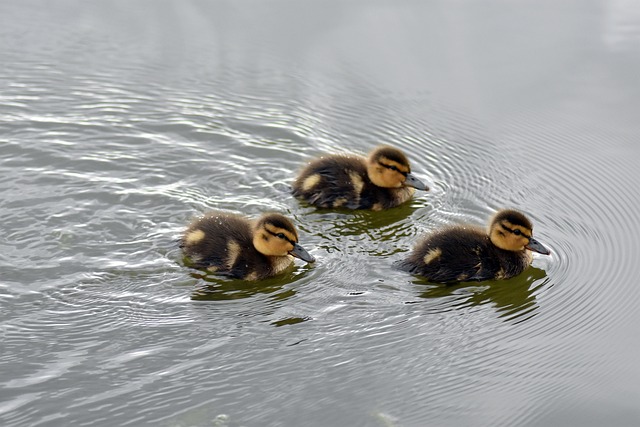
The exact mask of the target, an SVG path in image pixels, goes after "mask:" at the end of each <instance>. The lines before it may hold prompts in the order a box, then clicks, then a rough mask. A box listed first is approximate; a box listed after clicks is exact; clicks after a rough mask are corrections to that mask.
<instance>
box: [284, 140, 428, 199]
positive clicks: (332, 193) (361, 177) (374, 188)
mask: <svg viewBox="0 0 640 427" xmlns="http://www.w3.org/2000/svg"><path fill="white" fill-rule="evenodd" d="M416 189H418V190H424V191H429V187H428V186H427V185H425V184H424V183H423V182H422V181H420V180H419V179H418V178H416V177H415V176H414V175H413V174H412V173H411V166H410V164H409V160H408V159H407V157H406V156H405V155H404V153H403V152H402V151H401V150H399V149H397V148H395V147H390V146H386V145H382V146H378V147H376V148H375V149H373V150H372V151H371V153H370V154H369V156H368V157H367V158H364V157H362V156H357V155H348V154H334V155H328V156H323V157H320V158H318V159H315V160H313V161H311V162H310V163H309V164H307V165H306V166H305V167H303V168H302V170H301V171H300V173H299V174H298V176H297V177H296V178H295V180H294V183H293V186H292V194H293V195H294V196H295V197H297V198H299V199H302V200H305V201H306V202H308V203H309V204H311V205H314V206H316V207H320V208H347V209H370V210H373V211H380V210H383V209H388V208H392V207H395V206H398V205H400V204H402V203H404V202H406V201H407V200H409V199H410V198H411V197H412V196H413V193H414V192H415V190H416Z"/></svg>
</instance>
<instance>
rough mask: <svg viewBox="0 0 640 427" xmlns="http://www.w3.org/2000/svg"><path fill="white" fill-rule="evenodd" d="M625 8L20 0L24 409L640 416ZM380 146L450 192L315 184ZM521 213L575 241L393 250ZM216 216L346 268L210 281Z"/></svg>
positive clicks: (14, 256) (124, 415)
mask: <svg viewBox="0 0 640 427" xmlns="http://www.w3.org/2000/svg"><path fill="white" fill-rule="evenodd" d="M605 3H606V2H605ZM613 3H616V4H615V5H613V4H612V5H609V4H607V5H602V8H604V9H606V11H607V14H606V16H605V17H604V18H602V20H600V19H599V18H598V17H599V13H600V6H601V5H599V6H598V8H595V9H594V7H591V6H584V5H582V4H581V5H580V7H579V8H574V7H573V6H563V7H559V8H557V9H556V8H554V7H552V6H550V8H549V9H544V10H542V9H540V8H539V7H538V6H537V5H536V6H535V7H536V9H535V13H531V14H529V13H528V12H534V9H533V7H534V6H533V4H532V5H531V6H530V7H531V11H528V10H526V7H529V5H528V4H526V2H525V3H523V4H521V5H518V8H517V10H516V9H514V8H515V7H514V6H510V5H508V4H506V3H504V2H502V3H500V4H499V5H498V4H492V2H488V3H487V4H485V5H483V6H482V7H478V8H476V7H475V6H472V5H467V4H466V3H464V2H462V3H459V4H458V3H456V4H451V5H447V7H439V5H437V4H431V3H428V4H427V3H424V4H422V3H421V4H418V3H416V4H411V5H404V6H402V7H398V6H395V5H391V4H381V3H379V2H372V3H367V4H364V3H362V2H337V3H335V4H325V3H322V4H321V3H320V2H318V3H317V4H312V3H309V2H306V3H305V4H297V3H295V2H284V3H279V2H255V3H254V4H252V5H251V7H250V8H245V7H241V6H240V5H237V4H236V3H235V2H224V1H222V2H198V1H185V2H181V3H180V4H178V3H175V4H174V3H171V4H163V5H162V6H160V5H157V4H155V3H153V2H147V1H141V2H139V3H138V2H136V3H135V4H133V3H131V4H130V3H126V2H123V3H119V4H117V5H113V4H110V5H102V4H98V3H95V4H93V3H89V2H77V1H75V0H65V1H62V2H59V3H57V5H56V6H52V5H47V6H46V7H42V5H39V2H38V1H35V2H5V3H3V4H1V5H0V34H1V35H2V37H0V58H1V59H2V63H3V67H2V69H1V70H0V88H1V89H2V90H0V102H1V103H2V109H0V128H1V129H2V132H0V169H1V171H2V173H1V174H0V189H1V190H2V196H3V197H2V203H0V212H1V213H2V224H3V230H4V233H2V237H1V238H0V267H2V278H1V279H0V308H1V310H0V312H1V313H2V314H1V315H0V331H1V334H2V338H3V341H2V352H1V353H0V372H2V374H0V393H1V395H2V399H0V400H1V402H0V424H1V425H3V426H4V425H6V426H22V425H31V426H51V425H74V426H75V425H78V426H82V425H91V426H96V425H97V426H100V425H105V426H111V425H123V426H125V425H135V426H137V425H161V426H162V425H185V426H186V425H194V426H195V425H198V426H199V425H215V426H226V427H235V426H253V425H283V426H289V425H292V426H297V425H305V426H307V425H308V426H325V425H372V426H375V425H397V426H400V425H402V426H421V425H425V423H427V424H432V425H442V426H453V425H487V426H489V425H490V426H499V425H503V426H511V425H562V424H580V425H582V424H584V423H583V422H582V421H583V420H585V419H590V420H593V423H599V424H601V425H632V424H633V422H630V421H635V420H636V419H637V414H638V410H637V402H636V400H637V399H635V397H636V394H634V391H635V390H636V388H637V381H636V379H637V378H638V368H637V363H635V360H636V359H637V357H636V356H637V351H638V349H637V345H636V344H635V341H634V340H633V337H634V336H635V335H634V334H635V333H636V331H635V325H637V324H638V320H639V319H638V314H637V310H635V307H634V302H635V301H636V300H637V295H638V290H637V286H636V285H635V284H636V281H637V279H636V276H637V275H636V272H637V268H636V267H635V262H634V260H633V257H634V256H635V255H636V254H637V252H638V251H637V250H638V243H637V238H636V237H635V236H636V234H637V232H636V231H635V228H636V223H637V218H636V217H637V212H638V211H639V210H640V202H639V201H638V197H637V196H636V192H637V191H636V189H637V187H638V186H639V184H640V182H639V179H638V177H639V175H638V170H637V165H636V163H637V162H636V159H637V158H638V146H637V139H638V138H637V136H638V135H639V132H638V128H637V124H635V123H636V122H635V121H633V120H635V119H634V118H633V112H634V111H638V108H637V107H638V105H637V99H639V98H638V97H636V96H635V94H636V92H634V90H635V89H634V87H635V86H634V84H635V80H634V79H633V77H634V76H636V75H637V74H638V73H636V72H635V71H636V68H637V64H638V62H637V57H636V56H635V52H636V50H634V49H633V48H632V47H633V46H634V43H636V41H637V34H638V31H637V28H639V26H638V25H637V22H635V20H636V19H635V18H634V17H635V14H634V13H633V8H631V7H622V6H620V4H621V3H620V2H613ZM622 3H624V2H622ZM578 9H579V10H578ZM624 10H629V13H623V12H624ZM522 11H524V12H527V13H523V12H522ZM497 12H499V13H497ZM547 14H553V17H554V19H553V20H547V19H546V18H548V16H547ZM525 15H526V16H530V17H529V18H528V19H531V21H526V20H523V18H522V16H525ZM525 21H526V22H525ZM543 21H544V24H545V25H541V24H542V23H543ZM547 21H548V22H547ZM514 26H515V27H517V28H513V27H514ZM556 26H557V28H556ZM460 29H464V31H462V30H460ZM598 29H603V30H602V31H603V33H602V34H601V33H597V34H596V33H595V32H597V31H599V30H598ZM600 41H602V43H601V42H600ZM465 79H466V81H465ZM379 144H390V145H394V146H397V147H399V148H401V149H403V150H404V151H405V153H406V154H407V156H408V158H409V159H410V161H411V166H412V171H413V172H414V173H415V174H416V175H417V176H419V177H420V178H421V179H424V180H425V181H427V182H428V183H429V185H430V187H431V191H429V192H422V193H420V192H418V193H416V195H415V197H414V198H413V199H412V200H411V201H410V202H408V203H406V204H405V205H403V206H400V207H397V208H394V209H391V210H388V211H385V212H352V211H346V210H327V209H315V208H313V207H311V206H308V205H306V204H305V203H302V202H300V201H298V200H295V199H293V198H292V197H291V194H290V185H291V183H292V181H293V179H294V177H295V175H296V172H297V171H298V170H299V169H300V168H301V167H302V166H303V165H304V164H305V163H306V162H308V161H309V160H311V159H313V158H314V157H317V156H320V155H323V154H328V153H355V154H360V155H363V156H364V155H366V154H367V153H368V152H369V151H370V150H371V149H372V148H373V147H375V146H377V145H379ZM503 207H512V208H517V209H520V210H522V211H523V212H525V213H526V214H527V215H528V216H530V217H531V219H532V221H533V223H534V225H535V236H536V238H537V239H539V240H540V241H541V242H543V243H544V244H545V245H546V246H548V247H549V248H550V249H551V251H552V254H551V255H550V256H541V255H536V257H535V259H534V261H533V266H532V267H531V268H529V269H528V270H527V271H525V272H524V273H523V274H522V275H520V276H518V277H516V278H513V279H510V280H507V281H500V282H497V281H488V282H479V283H463V284H458V285H454V286H442V285H436V284H433V283H428V282H426V281H424V280H423V279H421V278H419V277H415V276H413V275H410V274H406V273H404V272H402V271H398V270H396V269H395V268H394V267H393V264H394V262H395V261H397V260H398V259H400V258H402V257H403V256H406V254H407V253H408V251H409V250H410V249H411V248H412V246H413V245H414V244H415V243H416V241H417V240H418V239H419V238H420V236H421V235H422V234H424V233H425V232H428V231H430V230H433V229H436V228H438V227H441V226H444V225H449V224H457V223H473V224H478V225H482V224H485V223H486V221H487V219H488V218H489V217H490V215H491V214H492V213H493V212H495V211H496V210H497V209H500V208H503ZM210 209H222V210H227V211H232V212H237V213H242V214H245V215H247V216H248V217H255V216H257V215H259V214H260V213H261V212H263V211H266V210H275V211H279V212H282V213H283V214H285V215H287V216H289V217H291V218H292V220H293V221H294V223H295V225H296V227H297V228H298V230H299V234H300V243H301V244H303V246H304V247H305V248H307V249H308V250H309V251H310V252H311V253H312V254H313V255H314V257H316V259H317V262H316V263H314V264H306V263H303V262H301V261H299V260H296V261H295V263H294V265H293V266H292V267H291V269H289V270H287V272H286V273H285V274H282V275H280V276H278V277H275V278H272V279H269V280H266V281H263V282H258V283H246V282H242V281H238V280H232V279H228V278H224V277H219V276H214V275H211V274H207V273H206V272H204V271H200V270H196V269H191V268H189V267H188V266H187V265H185V263H184V262H183V259H182V255H181V253H180V250H179V248H178V247H177V238H178V236H179V235H180V233H181V232H182V230H183V229H184V226H185V224H187V223H188V222H189V221H190V220H191V219H192V218H193V217H194V216H197V215H200V214H202V213H204V212H206V211H208V210H210ZM634 399H635V400H634ZM594 408H595V409H594ZM585 417H586V418H585Z"/></svg>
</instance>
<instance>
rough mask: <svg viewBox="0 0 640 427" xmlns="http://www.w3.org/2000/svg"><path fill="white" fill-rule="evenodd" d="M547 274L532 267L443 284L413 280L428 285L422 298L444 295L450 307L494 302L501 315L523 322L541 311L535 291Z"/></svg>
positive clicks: (421, 294)
mask: <svg viewBox="0 0 640 427" xmlns="http://www.w3.org/2000/svg"><path fill="white" fill-rule="evenodd" d="M546 277H547V274H546V272H545V271H544V270H542V269H540V268H536V267H529V268H528V269H527V270H526V271H525V272H524V273H522V274H520V275H519V276H516V277H513V278H511V279H508V280H499V281H497V280H488V281H483V282H465V283H458V284H454V285H442V284H435V283H431V282H428V281H426V280H420V279H418V280H416V281H414V283H416V284H419V285H425V286H426V290H423V291H422V292H421V293H420V295H419V296H420V297H421V298H427V299H442V298H445V299H446V300H447V303H446V307H447V309H451V308H452V307H455V308H460V307H469V306H480V305H484V304H492V305H493V307H495V309H496V312H497V313H498V317H500V318H504V319H505V320H514V319H518V321H523V320H526V319H529V318H531V317H532V316H535V314H536V311H537V310H538V305H537V302H536V296H535V293H536V290H537V289H539V288H540V287H542V286H544V284H545V283H546V280H543V279H545V278H546Z"/></svg>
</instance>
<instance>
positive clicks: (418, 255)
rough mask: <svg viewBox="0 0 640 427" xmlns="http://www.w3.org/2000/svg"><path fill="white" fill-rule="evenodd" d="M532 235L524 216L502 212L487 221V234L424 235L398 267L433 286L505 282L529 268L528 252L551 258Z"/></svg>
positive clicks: (459, 229)
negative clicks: (433, 284)
mask: <svg viewBox="0 0 640 427" xmlns="http://www.w3.org/2000/svg"><path fill="white" fill-rule="evenodd" d="M532 233H533V225H532V223H531V221H530V220H529V219H528V218H527V217H526V216H525V215H524V214H523V213H521V212H519V211H517V210H514V209H502V210H500V211H498V212H497V213H496V214H495V215H494V216H493V217H492V218H491V219H490V221H489V229H488V232H487V231H486V230H484V229H482V228H480V227H477V226H470V225H457V226H449V227H445V228H443V229H440V230H436V231H434V232H432V233H429V234H427V235H426V236H424V237H423V238H422V239H421V240H420V241H419V242H418V243H417V244H416V246H415V247H414V248H413V250H412V251H411V252H410V253H409V255H408V257H407V258H405V259H403V260H401V261H400V262H398V263H397V267H399V268H400V269H402V270H405V271H408V272H410V273H413V274H416V275H420V276H423V277H425V278H426V279H427V280H429V281H431V282H436V283H454V282H465V281H480V280H492V279H497V280H500V279H508V278H511V277H514V276H517V275H518V274H520V273H522V272H523V271H524V270H525V269H526V268H527V267H528V266H529V265H530V264H531V261H532V259H533V256H532V253H531V252H538V253H541V254H543V255H549V254H551V251H550V250H549V249H547V248H546V247H545V246H544V245H543V244H541V243H540V242H538V241H537V240H536V239H534V238H533V235H532Z"/></svg>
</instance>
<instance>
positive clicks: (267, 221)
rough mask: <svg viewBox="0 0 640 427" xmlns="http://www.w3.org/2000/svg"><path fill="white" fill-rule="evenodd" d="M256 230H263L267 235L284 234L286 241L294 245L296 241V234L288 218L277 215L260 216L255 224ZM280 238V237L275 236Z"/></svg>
mask: <svg viewBox="0 0 640 427" xmlns="http://www.w3.org/2000/svg"><path fill="white" fill-rule="evenodd" d="M256 228H264V229H265V230H266V231H267V232H268V233H269V234H272V235H277V234H280V233H282V234H284V236H285V237H286V239H287V240H289V241H291V242H292V243H295V242H297V241H298V232H297V231H296V228H295V227H294V226H293V223H292V222H291V221H290V220H289V218H287V217H285V216H284V215H281V214H278V213H268V214H264V215H263V216H261V217H260V218H259V219H258V221H257V222H256ZM277 237H280V236H277Z"/></svg>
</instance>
